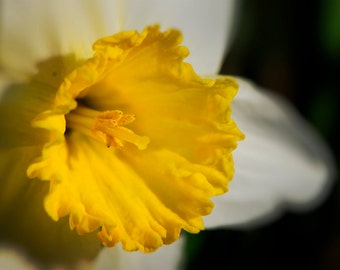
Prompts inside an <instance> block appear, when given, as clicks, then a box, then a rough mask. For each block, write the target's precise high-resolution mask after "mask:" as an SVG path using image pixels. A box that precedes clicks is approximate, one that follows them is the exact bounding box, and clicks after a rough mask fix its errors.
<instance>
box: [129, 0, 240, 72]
mask: <svg viewBox="0 0 340 270" xmlns="http://www.w3.org/2000/svg"><path fill="white" fill-rule="evenodd" d="M238 3H239V1H235V0H214V1H211V0H184V1H183V0H167V1H157V0H151V1H150V0H130V1H129V4H128V6H127V17H126V23H125V26H124V27H125V28H133V29H134V28H137V29H139V30H141V27H142V28H143V27H144V26H145V25H149V24H155V23H160V24H161V26H162V28H163V29H165V28H173V27H175V28H178V29H180V30H181V31H182V33H183V35H184V45H185V46H187V47H188V48H189V49H190V56H189V58H188V59H187V61H188V62H189V63H191V64H192V65H193V67H194V69H195V70H196V72H198V73H200V74H213V73H217V72H218V71H219V70H220V67H221V64H222V61H223V58H224V54H225V51H226V49H228V48H229V46H230V43H231V41H232V34H233V29H234V28H233V25H234V20H235V18H236V12H237V10H236V7H237V4H238Z"/></svg>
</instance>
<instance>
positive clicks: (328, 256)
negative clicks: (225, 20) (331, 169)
mask: <svg viewBox="0 0 340 270" xmlns="http://www.w3.org/2000/svg"><path fill="white" fill-rule="evenodd" d="M339 56H340V1H338V0H319V1H316V0H315V1H313V0H311V1H293V0H276V1H271V0H244V1H243V2H242V5H241V10H240V19H239V22H238V25H237V34H236V37H235V40H234V43H233V46H232V48H231V50H230V51H229V53H228V55H227V56H226V61H225V64H224V66H223V68H222V70H221V73H223V74H231V75H237V76H242V77H246V78H249V79H252V80H253V81H255V82H257V83H258V84H259V85H262V86H264V87H266V88H268V89H271V90H273V91H276V92H279V93H280V94H282V95H284V96H285V97H286V98H287V99H289V100H290V101H291V102H292V103H293V104H294V105H295V106H296V107H297V109H298V110H299V111H300V112H301V113H302V115H303V116H304V117H305V118H307V119H308V121H310V122H311V123H312V124H313V125H314V126H315V127H316V128H317V129H318V130H319V132H320V133H321V135H323V136H324V138H325V140H326V141H327V142H328V143H329V145H330V147H331V149H332V150H333V152H334V154H335V157H336V159H337V161H338V162H339V159H338V156H339V152H340V151H339V150H340V148H339V139H338V135H339V134H337V132H336V131H337V128H338V122H339V120H338V118H339V116H340V114H339V109H340V107H339V90H340V89H339V78H338V73H339V71H340V57H339ZM338 167H339V166H338ZM188 237H189V241H188V245H187V256H188V258H189V260H188V261H189V263H188V264H187V265H186V268H185V269H188V270H191V269H195V270H196V269H215V268H218V269H228V270H233V269H251V268H253V267H255V268H259V269H275V270H277V269H308V270H313V269H318V270H333V269H334V270H335V269H340V187H339V184H338V183H337V182H336V183H335V185H334V187H333V189H332V191H331V193H330V195H329V196H328V198H327V199H326V201H325V202H324V203H323V204H322V205H320V206H319V207H317V208H316V209H315V210H313V211H310V212H308V213H304V214H292V213H286V214H285V215H284V216H283V217H282V218H280V219H279V220H277V221H276V222H274V223H271V224H268V225H266V226H263V227H261V228H254V229H251V230H247V231H244V230H213V231H204V232H202V233H200V234H198V235H189V236H188Z"/></svg>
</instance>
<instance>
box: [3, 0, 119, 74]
mask: <svg viewBox="0 0 340 270" xmlns="http://www.w3.org/2000/svg"><path fill="white" fill-rule="evenodd" d="M119 3H120V1H118V0H117V1H107V0H106V1H105V0H99V1H82V0H72V1H68V0H58V1H46V0H18V1H12V0H5V1H2V2H1V10H0V11H1V24H0V63H1V66H0V68H1V69H3V70H5V71H6V72H12V73H16V74H18V73H22V74H26V73H28V72H29V73H31V72H32V71H33V70H34V66H35V64H36V63H37V62H39V61H40V60H43V59H48V58H50V57H52V56H58V55H61V54H63V55H65V54H68V53H75V54H77V55H78V56H85V55H91V54H92V52H91V50H92V49H91V46H92V44H93V42H94V41H95V40H96V39H98V38H99V37H102V36H106V35H110V34H112V33H114V32H117V31H119V30H120V29H119V25H121V23H120V20H121V15H122V14H123V12H122V10H123V9H122V8H120V4H119Z"/></svg>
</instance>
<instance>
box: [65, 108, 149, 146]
mask: <svg viewBox="0 0 340 270" xmlns="http://www.w3.org/2000/svg"><path fill="white" fill-rule="evenodd" d="M135 118H136V117H135V116H134V115H131V114H126V115H124V114H123V112H122V111H119V110H108V111H103V112H100V111H97V110H93V109H90V108H87V107H84V106H81V105H80V106H78V107H77V108H76V109H75V110H73V111H71V112H70V113H69V114H67V115H66V122H67V128H68V129H70V130H73V131H78V132H81V133H83V134H86V135H89V136H92V137H93V138H95V139H97V140H98V141H99V142H101V143H103V144H105V145H106V146H107V147H111V146H114V147H118V148H121V147H123V142H124V141H125V142H129V143H132V144H134V145H136V146H137V147H138V149H140V150H144V149H146V147H147V145H148V143H149V142H150V139H149V138H148V137H146V136H139V135H137V134H135V133H134V132H133V131H132V130H130V129H128V128H126V127H123V126H124V125H127V124H129V123H131V122H133V121H134V120H135Z"/></svg>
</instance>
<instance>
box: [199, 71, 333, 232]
mask: <svg viewBox="0 0 340 270" xmlns="http://www.w3.org/2000/svg"><path fill="white" fill-rule="evenodd" d="M237 81H238V82H239V84H240V89H239V93H238V95H237V96H236V98H235V101H234V103H233V117H234V119H235V120H236V123H237V124H238V126H239V127H240V129H241V130H242V131H243V132H244V133H245V135H246V139H245V140H244V141H242V142H240V143H239V147H238V148H237V149H236V150H235V151H234V160H235V176H234V179H233V181H232V182H231V184H230V189H229V192H227V193H226V194H225V195H223V196H219V197H216V198H215V200H214V201H215V204H216V205H215V209H214V211H213V213H212V215H210V216H209V217H207V218H206V220H205V222H206V227H207V228H209V227H210V228H211V227H217V226H250V225H252V226H255V225H259V224H263V223H265V222H268V221H269V220H272V219H273V218H275V217H277V216H279V215H280V214H282V212H283V210H284V209H289V210H293V211H304V210H309V209H311V208H313V207H315V206H317V205H318V204H319V203H320V202H321V201H322V199H324V197H325V196H326V194H327V192H328V190H329V187H330V184H331V183H332V180H333V178H334V173H335V171H334V161H333V158H332V155H331V154H330V151H329V150H328V147H327V146H326V145H325V143H324V142H323V140H322V138H321V137H320V136H318V134H317V133H316V132H315V130H313V128H312V127H311V126H310V125H308V123H307V122H306V121H305V120H303V119H302V117H301V116H300V115H299V114H298V112H297V111H295V110H294V109H293V108H292V106H290V105H289V104H288V103H287V102H285V101H284V100H283V99H282V98H279V97H278V96H276V95H274V94H272V93H270V92H266V91H265V90H263V89H259V88H258V87H257V86H256V85H254V84H252V83H250V82H247V81H245V80H243V79H241V78H238V79H237Z"/></svg>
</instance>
